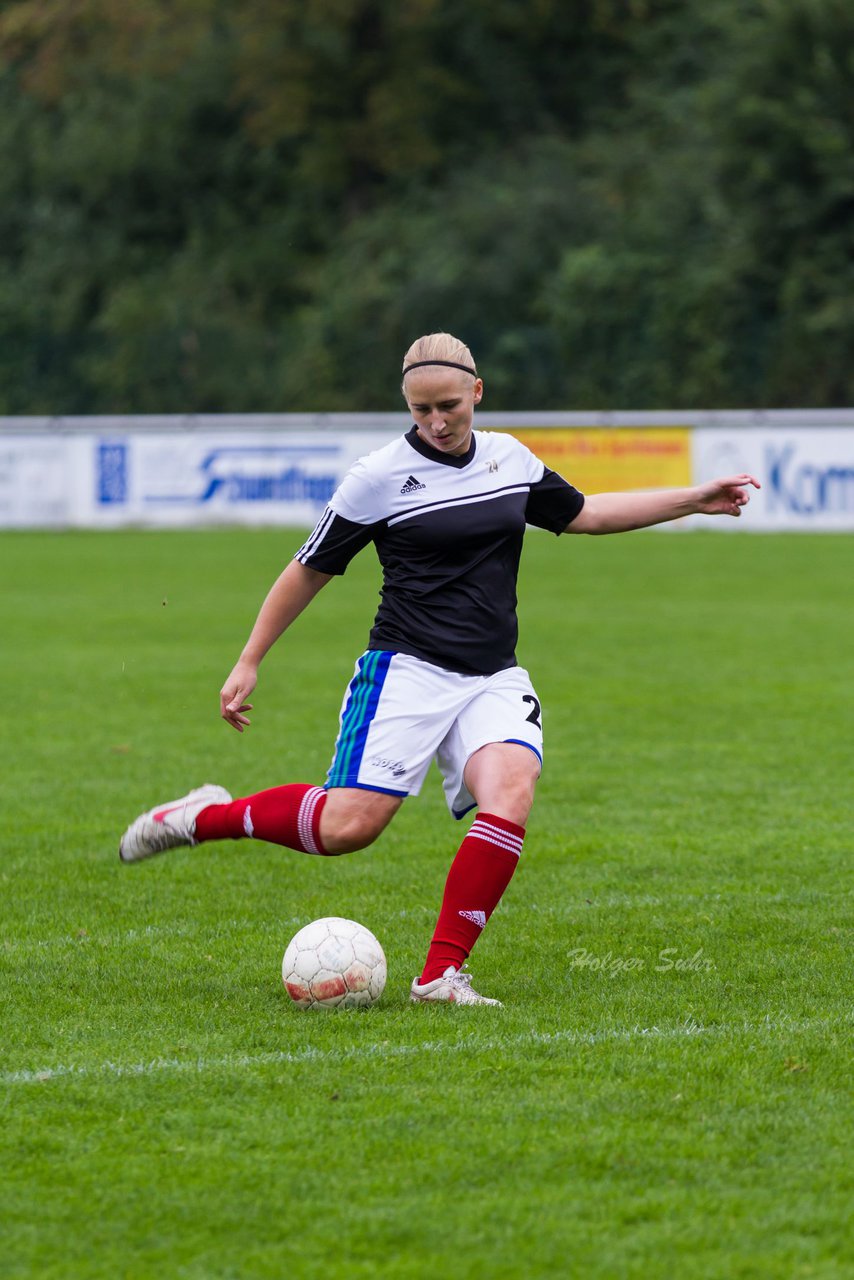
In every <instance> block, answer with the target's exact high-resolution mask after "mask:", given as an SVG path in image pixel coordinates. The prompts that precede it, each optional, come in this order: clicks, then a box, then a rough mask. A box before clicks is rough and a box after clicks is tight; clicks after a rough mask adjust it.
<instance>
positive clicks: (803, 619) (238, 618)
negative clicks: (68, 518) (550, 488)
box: [0, 530, 854, 1280]
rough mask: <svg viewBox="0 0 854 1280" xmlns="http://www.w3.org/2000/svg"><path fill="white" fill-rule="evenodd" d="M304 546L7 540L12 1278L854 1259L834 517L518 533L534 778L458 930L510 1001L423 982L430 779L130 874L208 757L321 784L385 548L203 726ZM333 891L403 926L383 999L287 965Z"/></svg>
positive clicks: (1, 562)
mask: <svg viewBox="0 0 854 1280" xmlns="http://www.w3.org/2000/svg"><path fill="white" fill-rule="evenodd" d="M299 540H300V538H299V534H295V533H294V532H293V531H270V530H256V531H248V530H243V531H235V530H218V531H210V532H193V533H185V534H180V533H168V534H160V533H145V532H124V533H120V534H109V535H107V534H89V533H75V534H18V533H7V534H5V535H3V536H2V538H0V593H1V594H2V599H3V615H4V621H3V627H2V637H0V644H2V652H3V658H4V669H5V670H6V673H7V693H6V699H7V711H6V718H5V720H6V730H5V732H4V734H3V735H2V743H0V787H2V812H3V819H4V821H3V827H4V837H3V852H2V862H0V881H2V903H3V905H2V916H0V927H1V928H2V932H0V962H2V970H3V977H2V985H0V999H1V1000H2V1017H3V1031H4V1034H3V1061H2V1067H0V1097H2V1099H3V1125H2V1139H0V1144H1V1145H0V1254H2V1258H3V1268H2V1269H3V1274H4V1276H8V1277H10V1278H11V1277H30V1276H33V1277H45V1278H48V1280H49V1278H52V1277H56V1278H59V1277H63V1278H65V1277H68V1276H74V1277H78V1276H79V1277H111V1278H114V1277H117V1276H127V1277H133V1278H137V1277H148V1276H152V1277H153V1276H158V1277H162V1276H169V1277H172V1276H175V1277H192V1278H193V1280H196V1278H201V1277H223V1278H225V1277H281V1276H284V1275H291V1276H296V1277H306V1278H312V1280H313V1278H314V1277H318V1278H319V1277H326V1276H328V1275H329V1274H331V1273H335V1272H344V1271H346V1273H347V1274H348V1275H350V1276H354V1277H371V1276H378V1275H383V1276H388V1277H410V1276H411V1277H421V1276H433V1275H445V1274H447V1275H453V1276H454V1277H456V1278H466V1277H476V1276H477V1277H481V1276H489V1277H491V1278H492V1277H497V1278H502V1277H508V1278H509V1277H517V1276H518V1277H523V1276H526V1277H527V1276H583V1277H615V1276H620V1277H622V1276H625V1277H644V1278H645V1280H646V1278H647V1277H655V1276H674V1275H680V1276H691V1277H757V1278H758V1277H762V1278H763V1280H764V1278H766V1277H777V1276H779V1277H786V1278H789V1277H798V1276H805V1277H806V1276H809V1277H834V1276H843V1275H850V1274H851V1270H850V1268H851V1265H852V1257H851V1251H850V1244H849V1241H848V1237H847V1235H846V1227H847V1215H848V1213H849V1210H850V1203H851V1199H850V1197H851V1190H852V1188H851V1177H850V1171H849V1170H850V1154H849V1153H850V1147H849V1145H848V1144H847V1143H846V1140H845V1136H844V1135H845V1124H846V1122H847V1121H848V1120H850V1109H849V1098H848V1089H849V1086H850V1074H849V1072H850V1067H849V1058H848V1051H849V1049H850V1032H851V1020H850V990H849V988H848V985H847V984H848V980H849V973H848V959H849V956H850V951H849V950H847V948H848V947H850V923H851V921H850V895H849V893H848V892H847V886H846V883H845V880H844V874H845V868H846V865H850V852H851V835H850V808H849V801H850V733H849V730H850V721H849V719H848V717H849V715H850V709H849V704H848V701H847V698H848V695H847V693H846V690H850V687H851V678H852V665H854V662H853V661H852V649H851V644H850V636H851V634H852V631H854V603H852V596H851V591H850V563H851V540H850V539H849V538H846V537H834V536H817V535H813V536H770V537H763V536H738V537H721V536H719V535H715V534H700V533H692V534H687V535H684V536H681V535H671V534H660V533H651V534H633V535H630V536H627V537H621V538H606V539H583V538H577V539H575V538H567V539H553V538H550V537H547V536H546V535H539V534H532V535H531V536H530V537H529V538H528V540H527V546H526V551H525V557H524V562H523V576H522V584H521V604H520V618H521V628H522V637H521V643H520V650H519V652H520V659H521V660H522V661H523V662H525V663H526V665H528V666H529V668H530V670H531V672H532V674H533V677H534V680H535V684H536V686H537V689H538V692H539V694H540V697H541V699H542V701H543V704H544V708H545V728H546V770H545V773H544V775H543V778H542V781H541V783H540V788H539V793H538V800H537V805H536V808H535V810H534V814H533V816H532V820H531V823H530V826H529V837H528V841H527V844H526V849H525V852H524V854H523V865H522V866H521V868H520V873H519V874H518V875H517V877H516V879H515V880H514V882H513V884H512V886H511V888H510V890H509V891H508V894H507V896H506V898H505V901H504V902H503V903H502V905H501V907H500V908H499V910H498V912H497V913H496V916H495V917H494V919H493V921H492V922H491V923H490V925H489V927H488V929H487V930H486V932H485V933H484V936H483V938H482V940H481V942H480V943H479V945H478V948H477V950H476V952H475V953H474V956H473V958H472V967H473V970H474V971H475V974H476V984H477V985H478V986H479V987H480V989H482V990H483V991H484V992H485V993H486V994H489V995H495V996H498V997H500V998H501V999H503V1000H504V1002H505V1006H506V1007H505V1008H504V1009H503V1010H492V1009H482V1010H460V1009H452V1008H447V1007H443V1008H429V1007H418V1008H413V1007H411V1006H410V1005H409V1004H408V1003H407V993H408V985H409V981H410V979H411V977H412V975H413V974H414V973H415V972H416V971H417V970H418V967H419V963H420V960H421V958H422V955H423V952H424V948H425V945H426V942H427V940H428V938H429V935H430V932H431V928H432V923H433V920H434V918H435V913H436V910H437V907H438V903H439V900H440V896H441V889H442V883H443V880H444V875H445V871H446V868H447V865H448V862H449V860H450V857H451V855H452V853H453V851H454V849H455V847H456V845H457V843H458V840H459V838H460V833H461V829H462V828H461V826H456V825H454V824H452V823H451V821H450V819H449V818H448V817H447V814H446V812H445V810H444V805H443V802H442V799H441V796H440V788H439V785H438V779H437V777H436V776H435V775H433V778H432V780H431V782H429V783H428V785H427V786H426V787H425V792H424V794H423V795H422V796H421V797H420V798H419V799H418V800H414V801H411V802H410V803H409V804H408V805H405V806H404V808H403V810H402V811H401V813H400V814H399V815H398V817H397V818H396V820H395V822H394V823H393V825H392V827H391V828H390V829H389V831H388V832H386V833H385V834H384V835H383V837H382V838H381V839H380V841H379V842H378V843H377V844H376V845H375V846H374V847H373V848H372V849H371V850H368V851H366V852H363V853H361V854H353V855H350V856H349V857H347V858H341V859H329V860H325V859H319V858H307V857H303V856H301V855H299V854H296V853H291V852H289V851H283V850H278V849H275V848H272V847H270V846H265V845H260V844H250V843H248V842H245V843H242V844H240V845H225V844H223V845H217V846H211V847H206V848H205V849H204V850H196V851H183V850H181V851H178V852H176V853H173V854H171V855H169V856H167V857H165V858H162V859H158V860H155V861H154V862H151V863H148V864H144V865H142V866H139V867H130V868H126V867H121V866H120V865H119V862H118V859H117V856H116V844H117V839H118V836H119V834H120V833H121V831H122V830H123V828H124V827H125V825H126V824H127V822H128V821H129V820H130V819H131V818H132V817H134V816H135V815H136V813H137V812H138V811H139V810H140V809H142V808H144V807H147V806H148V805H150V804H151V803H153V802H155V801H158V800H163V799H169V798H171V797H172V796H173V795H176V794H179V793H181V792H182V791H184V790H185V789H187V787H188V786H190V785H196V784H197V783H199V782H201V781H208V780H210V781H218V782H222V783H223V784H224V785H226V786H228V787H229V789H230V790H232V791H233V792H234V794H240V793H245V792H247V791H254V790H258V789H260V788H261V787H263V786H267V785H273V784H276V783H278V782H280V781H287V780H305V781H319V780H322V778H323V776H324V774H325V769H326V766H327V764H328V760H329V754H330V751H331V746H332V740H333V737H334V729H335V723H336V717H337V711H338V705H339V701H340V697H341V693H342V690H343V687H344V685H345V683H346V681H347V679H348V678H349V676H350V674H351V672H352V665H353V661H354V659H355V657H356V656H357V654H358V652H359V650H360V647H361V645H362V644H363V642H364V638H365V636H366V634H367V630H368V626H369V623H370V619H371V616H372V613H373V604H374V598H375V593H376V588H377V584H378V579H377V573H376V570H375V567H374V565H373V564H372V562H371V559H370V556H369V555H367V554H366V555H365V556H363V557H361V559H360V561H358V562H357V563H356V564H355V565H354V566H352V567H351V569H350V571H349V572H348V574H347V576H346V577H345V578H344V579H343V580H341V581H339V582H336V583H334V584H331V585H330V587H329V588H327V590H326V591H325V592H324V593H322V595H321V596H320V597H319V598H318V600H317V601H316V602H315V604H314V605H313V606H312V608H311V610H310V611H309V612H308V613H307V614H306V615H305V616H304V617H303V618H302V619H300V621H299V622H298V623H297V624H296V626H295V628H294V630H293V631H292V632H291V633H290V635H289V636H288V637H286V638H285V639H284V640H283V641H281V642H280V644H279V646H278V647H277V649H276V650H275V651H274V653H273V654H271V655H270V657H269V658H268V660H267V663H266V664H265V667H264V669H263V671H262V680H261V683H260V686H259V690H258V693H257V697H256V711H255V717H254V724H253V727H252V729H251V731H250V732H249V733H248V734H246V735H244V736H243V737H240V736H239V735H237V734H234V733H232V732H230V731H229V730H228V729H227V728H226V726H224V725H222V724H221V723H220V721H219V720H218V706H217V701H218V700H217V690H218V688H219V686H220V684H221V683H222V680H223V678H224V677H225V675H226V674H227V672H228V670H229V669H230V666H231V664H232V662H233V660H234V658H235V657H236V654H237V651H238V650H239V647H240V645H241V643H242V639H243V636H244V633H245V632H246V631H247V630H248V628H249V626H250V625H251V622H252V619H253V617H254V613H255V610H256V608H257V605H258V603H259V601H260V599H261V598H262V597H263V594H264V592H265V590H266V588H267V586H268V585H269V582H270V581H271V580H272V578H273V577H274V576H275V574H276V573H277V572H278V570H279V568H280V567H281V564H282V563H283V561H284V560H285V559H286V558H287V556H288V555H289V553H290V551H291V550H292V549H293V548H294V547H295V546H297V545H298V544H299ZM464 825H467V824H463V826H464ZM329 914H340V915H346V916H353V917H355V918H356V919H359V920H362V921H364V922H365V923H366V924H367V925H368V926H369V927H370V928H372V929H373V930H374V931H375V932H376V933H377V934H378V935H379V937H380V938H381V940H382V941H383V943H384V946H385V949H386V952H387V955H388V959H389V982H388V986H387V988H386V993H385V995H384V997H383V1000H382V1001H381V1003H380V1004H379V1005H378V1006H377V1007H375V1008H374V1009H372V1010H370V1011H368V1012H367V1013H349V1014H348V1013H338V1014H312V1013H309V1014H306V1013H300V1012H298V1011H296V1010H294V1009H292V1008H291V1007H290V1006H289V1003H288V1001H287V997H286V996H285V994H284V992H283V990H282V987H281V983H280V980H279V975H278V968H279V964H280V961H281V955H282V952H283V950H284V947H285V944H286V942H287V941H288V939H289V937H290V936H291V934H292V933H294V932H295V931H296V929H297V927H299V926H300V925H302V924H304V923H306V922H307V921H308V920H310V919H312V918H314V917H316V916H320V915H329Z"/></svg>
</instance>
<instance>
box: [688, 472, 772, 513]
mask: <svg viewBox="0 0 854 1280" xmlns="http://www.w3.org/2000/svg"><path fill="white" fill-rule="evenodd" d="M751 484H752V485H753V487H754V489H761V488H762V486H761V485H760V483H759V481H758V480H757V479H756V478H755V477H754V476H749V475H746V474H745V475H740V476H727V477H726V478H725V479H723V480H709V481H707V483H706V484H699V485H697V512H698V513H699V514H700V515H704V516H740V515H741V508H742V507H746V506H747V504H748V502H749V501H750V494H749V493H748V491H747V486H748V485H751Z"/></svg>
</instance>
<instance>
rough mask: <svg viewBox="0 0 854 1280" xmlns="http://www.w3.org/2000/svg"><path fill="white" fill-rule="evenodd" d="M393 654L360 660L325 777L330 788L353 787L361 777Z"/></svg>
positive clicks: (374, 653) (377, 652) (370, 654)
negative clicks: (364, 756) (363, 762)
mask: <svg viewBox="0 0 854 1280" xmlns="http://www.w3.org/2000/svg"><path fill="white" fill-rule="evenodd" d="M393 657H394V654H393V653H388V652H386V651H385V650H382V649H372V650H370V651H369V652H368V653H365V654H363V655H362V657H361V658H360V659H359V662H358V666H357V670H356V674H355V675H354V676H353V679H352V680H351V681H350V689H349V695H350V696H349V697H348V699H347V705H346V706H345V708H344V715H343V716H342V717H341V728H340V730H339V731H338V741H337V742H336V743H335V754H334V756H333V757H332V764H331V765H330V766H329V773H328V775H327V778H326V786H327V787H351V786H354V785H355V784H356V783H357V781H358V777H359V769H360V767H361V764H362V756H363V755H364V754H365V744H366V743H367V740H368V730H369V729H370V727H371V723H372V722H373V719H374V716H375V715H376V713H377V706H378V705H379V700H380V694H381V693H382V691H383V685H384V684H385V679H386V676H387V675H388V669H389V667H390V665H391V660H392V658H393Z"/></svg>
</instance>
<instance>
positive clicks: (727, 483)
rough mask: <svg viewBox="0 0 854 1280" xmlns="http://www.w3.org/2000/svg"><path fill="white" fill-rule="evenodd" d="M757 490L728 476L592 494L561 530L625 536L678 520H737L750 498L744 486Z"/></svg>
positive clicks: (749, 479) (746, 479)
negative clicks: (668, 486)
mask: <svg viewBox="0 0 854 1280" xmlns="http://www.w3.org/2000/svg"><path fill="white" fill-rule="evenodd" d="M748 485H753V487H754V488H755V489H759V488H760V487H761V486H760V484H759V481H758V480H756V479H755V478H754V477H753V476H749V475H740V476H728V477H726V478H725V479H722V480H709V481H708V482H707V483H706V484H696V485H691V486H690V488H687V489H656V490H655V491H653V492H638V493H592V494H590V495H589V496H586V497H585V499H584V506H583V507H582V508H581V510H580V511H579V513H578V515H577V516H576V517H575V519H574V520H572V521H571V522H570V523H569V524H568V525H567V526H566V529H565V532H566V533H627V532H628V531H629V530H630V529H646V528H649V526H650V525H654V524H665V523H666V522H667V521H668V520H678V519H679V517H680V516H693V515H706V516H740V515H741V508H742V507H744V506H747V503H748V502H749V501H750V494H749V493H748V489H747V486H748Z"/></svg>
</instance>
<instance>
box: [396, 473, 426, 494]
mask: <svg viewBox="0 0 854 1280" xmlns="http://www.w3.org/2000/svg"><path fill="white" fill-rule="evenodd" d="M426 488H427V486H426V484H422V483H421V481H420V480H416V479H415V476H410V477H409V479H408V480H407V481H406V484H405V485H404V486H403V488H402V489H401V491H400V492H401V493H404V494H406V493H416V492H417V491H418V490H419V489H426Z"/></svg>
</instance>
